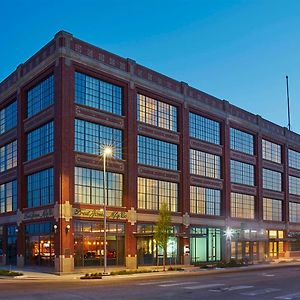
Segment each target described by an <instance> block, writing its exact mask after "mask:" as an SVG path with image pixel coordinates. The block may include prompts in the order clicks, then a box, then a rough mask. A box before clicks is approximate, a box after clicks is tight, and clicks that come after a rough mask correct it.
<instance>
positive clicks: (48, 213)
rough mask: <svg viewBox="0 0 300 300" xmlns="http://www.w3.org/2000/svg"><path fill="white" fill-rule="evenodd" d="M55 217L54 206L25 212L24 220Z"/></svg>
mask: <svg viewBox="0 0 300 300" xmlns="http://www.w3.org/2000/svg"><path fill="white" fill-rule="evenodd" d="M49 217H53V208H46V209H43V210H38V211H30V212H24V216H23V220H34V219H45V218H49Z"/></svg>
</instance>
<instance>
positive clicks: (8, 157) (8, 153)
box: [0, 141, 18, 172]
mask: <svg viewBox="0 0 300 300" xmlns="http://www.w3.org/2000/svg"><path fill="white" fill-rule="evenodd" d="M17 148H18V147H17V141H13V142H11V143H9V144H6V145H4V146H3V147H1V148H0V172H3V171H6V170H9V169H11V168H14V167H16V166H17V163H18V155H17Z"/></svg>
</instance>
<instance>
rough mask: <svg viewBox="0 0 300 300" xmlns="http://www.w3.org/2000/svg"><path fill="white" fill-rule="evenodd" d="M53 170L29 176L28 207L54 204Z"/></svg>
mask: <svg viewBox="0 0 300 300" xmlns="http://www.w3.org/2000/svg"><path fill="white" fill-rule="evenodd" d="M53 176H54V175H53V168H50V169H46V170H43V171H40V172H37V173H34V174H32V175H29V176H27V207H37V206H42V205H48V204H52V203H54V184H53V179H54V178H53Z"/></svg>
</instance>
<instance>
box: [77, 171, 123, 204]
mask: <svg viewBox="0 0 300 300" xmlns="http://www.w3.org/2000/svg"><path fill="white" fill-rule="evenodd" d="M106 176H107V177H106V178H107V196H108V197H107V198H106V199H107V205H109V206H119V207H120V206H122V203H123V201H122V200H123V175H122V174H118V173H111V172H106ZM75 202H77V203H85V204H97V205H103V204H104V178H103V171H99V170H94V169H87V168H80V167H75Z"/></svg>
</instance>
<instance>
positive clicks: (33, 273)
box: [0, 261, 300, 281]
mask: <svg viewBox="0 0 300 300" xmlns="http://www.w3.org/2000/svg"><path fill="white" fill-rule="evenodd" d="M168 267H169V266H166V268H168ZM176 267H178V268H182V269H183V271H166V272H163V271H162V266H159V267H157V266H151V267H145V268H143V267H140V268H139V270H142V269H147V270H149V269H150V270H157V269H158V270H159V272H152V273H138V274H130V275H114V276H103V277H102V279H104V280H113V279H121V278H124V279H126V278H128V279H130V278H137V277H138V278H149V277H159V276H177V275H181V276H182V275H183V274H184V275H187V276H188V275H199V276H205V275H211V274H225V273H237V272H251V271H259V270H262V271H265V270H272V269H274V268H284V267H300V261H292V262H290V261H286V262H283V261H280V262H271V263H261V264H255V265H250V266H244V267H233V268H222V269H221V268H220V269H218V268H214V269H200V268H199V267H195V266H191V265H178V266H176ZM0 269H6V270H7V269H10V267H9V266H1V267H0ZM117 269H118V270H124V268H110V269H109V271H111V272H112V271H115V270H117ZM11 270H12V271H17V272H21V273H23V275H22V276H16V277H7V276H0V279H6V280H10V279H11V280H51V281H52V280H54V281H56V280H66V281H68V280H79V279H80V277H81V276H83V275H84V274H86V273H99V272H102V271H103V270H102V268H88V269H80V270H75V272H74V273H71V274H61V275H57V274H53V273H50V272H51V271H52V272H53V270H52V269H48V268H29V267H25V268H17V267H11Z"/></svg>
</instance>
